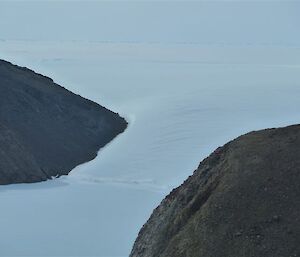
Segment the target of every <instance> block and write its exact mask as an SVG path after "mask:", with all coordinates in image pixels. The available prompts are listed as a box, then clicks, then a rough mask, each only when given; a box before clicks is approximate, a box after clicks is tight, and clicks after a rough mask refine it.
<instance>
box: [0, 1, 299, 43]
mask: <svg viewBox="0 0 300 257" xmlns="http://www.w3.org/2000/svg"><path fill="white" fill-rule="evenodd" d="M299 13H300V1H213V2H212V1H210V2H209V1H200V2H199V1H198V2H197V1H193V2H188V1H181V2H175V1H164V2H163V1H142V2H137V1H136V2H134V1H1V0H0V39H33V40H88V41H139V42H164V43H165V42H194V43H226V44H240V43H244V44H300V33H299V28H300V15H299Z"/></svg>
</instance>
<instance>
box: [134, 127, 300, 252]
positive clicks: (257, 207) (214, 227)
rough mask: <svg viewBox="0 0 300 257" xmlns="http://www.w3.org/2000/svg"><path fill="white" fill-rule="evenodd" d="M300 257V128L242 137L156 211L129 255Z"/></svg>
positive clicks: (206, 163) (217, 153)
mask: <svg viewBox="0 0 300 257" xmlns="http://www.w3.org/2000/svg"><path fill="white" fill-rule="evenodd" d="M295 256H300V125H295V126H290V127H286V128H278V129H267V130H262V131H257V132H251V133H249V134H246V135H244V136H241V137H239V138H237V139H235V140H233V141H231V142H229V143H228V144H226V145H224V146H223V147H220V148H218V149H217V150H216V151H215V152H214V153H212V154H211V155H210V156H209V157H208V158H206V159H205V160H203V161H202V162H201V163H200V165H199V167H198V169H197V170H196V171H195V172H194V174H193V175H192V176H190V177H189V178H188V179H187V180H186V181H185V182H184V183H183V184H182V185H181V186H179V187H178V188H176V189H174V190H173V191H172V192H171V193H170V194H169V195H168V196H167V197H166V198H165V199H164V200H163V201H162V202H161V204H160V205H159V206H158V207H157V208H156V209H155V210H154V212H153V214H152V215H151V217H150V219H149V220H148V221H147V223H146V224H145V225H144V226H143V228H142V229H141V231H140V233H139V235H138V238H137V239H136V242H135V244H134V247H133V250H132V252H131V255H130V257H295Z"/></svg>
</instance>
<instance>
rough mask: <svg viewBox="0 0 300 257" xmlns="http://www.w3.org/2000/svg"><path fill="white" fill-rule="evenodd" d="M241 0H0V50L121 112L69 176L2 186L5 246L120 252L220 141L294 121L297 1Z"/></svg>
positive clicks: (299, 60) (1, 242)
mask: <svg viewBox="0 0 300 257" xmlns="http://www.w3.org/2000/svg"><path fill="white" fill-rule="evenodd" d="M244 2H245V1H219V2H216V1H213V2H200V3H195V2H193V3H185V2H183V1H182V2H176V3H174V4H172V3H170V2H164V3H162V2H157V3H155V2H149V1H148V2H145V3H137V2H130V3H127V2H125V1H122V3H123V4H120V2H112V3H111V2H103V3H102V4H101V3H100V2H94V1H91V2H89V3H88V4H83V1H82V2H80V1H78V2H69V1H65V2H61V1H60V2H51V1H47V2H43V3H41V2H39V3H37V2H36V1H31V2H28V1H27V2H26V1H22V2H15V1H1V2H0V31H1V34H0V38H2V39H3V40H0V58H2V59H6V60H9V61H11V62H13V63H16V64H18V65H21V66H27V67H30V68H31V69H34V70H35V71H37V72H40V73H42V74H44V75H47V76H49V77H51V78H53V79H54V81H55V82H57V83H58V84H60V85H62V86H64V87H66V88H68V89H70V90H71V91H73V92H75V93H78V94H80V95H82V96H84V97H86V98H89V99H92V100H94V101H96V102H98V103H100V104H102V105H105V106H106V107H108V108H110V109H112V110H114V111H116V112H119V113H120V114H121V115H123V116H124V117H126V118H127V119H128V121H129V123H130V124H129V127H128V129H127V130H126V131H125V133H123V134H122V135H120V136H118V137H117V138H116V139H115V140H113V142H112V143H111V144H109V145H108V146H107V147H105V148H104V149H101V151H100V153H99V156H98V157H97V158H96V159H95V160H94V161H92V162H89V163H86V164H83V165H81V166H79V167H77V168H76V169H74V170H73V171H72V172H71V174H70V175H69V176H66V177H62V178H59V179H55V180H52V181H48V182H43V183H38V184H30V185H10V186H1V187H0V204H1V214H0V228H1V232H0V249H1V250H0V256H17V255H18V256H99V257H112V256H114V257H117V256H122V257H124V256H128V254H129V251H130V249H131V246H132V244H133V240H134V239H135V237H136V236H137V233H138V230H139V229H140V227H141V226H142V224H143V223H144V222H145V221H146V220H147V218H148V217H149V215H150V214H151V212H152V210H153V208H154V207H155V206H156V205H157V204H158V203H159V202H160V201H161V199H162V198H163V197H164V195H165V194H167V193H168V192H169V191H170V190H171V188H173V187H174V186H177V185H179V184H180V183H181V182H182V181H183V180H184V179H185V178H186V177H187V176H188V175H190V174H192V172H193V170H194V169H195V168H196V167H197V165H198V164H199V161H200V160H201V159H203V158H204V157H205V156H207V155H208V154H209V153H210V152H211V151H213V150H214V149H215V148H216V147H218V146H220V145H222V144H224V143H226V142H227V141H228V140H230V139H233V138H234V137H236V136H238V135H240V134H243V133H245V132H248V131H250V130H255V129H261V128H266V127H278V126H285V125H289V124H294V123H299V116H300V115H299V108H300V101H299V99H300V76H299V74H300V42H299V41H300V39H299V33H298V28H299V26H298V25H299V15H298V13H299V6H300V5H299V3H297V2H295V1H293V2H290V1H286V2H279V1H278V2H272V1H264V2H258V1H248V2H245V3H244ZM70 3H72V5H70ZM124 7H126V8H124ZM79 14H84V15H79ZM154 16H155V17H156V18H155V19H152V17H154ZM254 16H255V19H253V17H254ZM66 17H68V19H66ZM178 17H180V18H178ZM13 21H14V22H13ZM41 39H42V40H41ZM104 41H108V42H104ZM125 41H130V42H125Z"/></svg>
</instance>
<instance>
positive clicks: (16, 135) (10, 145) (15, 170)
mask: <svg viewBox="0 0 300 257" xmlns="http://www.w3.org/2000/svg"><path fill="white" fill-rule="evenodd" d="M126 127H127V122H126V121H125V120H124V119H123V118H121V117H120V116H119V115H118V114H116V113H114V112H112V111H110V110H107V109H106V108H104V107H102V106H100V105H98V104H96V103H94V102H92V101H89V100H87V99H85V98H82V97H81V96H79V95H75V94H73V93H72V92H70V91H68V90H67V89H65V88H63V87H61V86H59V85H57V84H56V83H54V82H53V80H52V79H50V78H48V77H45V76H43V75H40V74H37V73H35V72H33V71H31V70H29V69H27V68H23V67H19V66H16V65H12V64H11V63H9V62H6V61H3V60H0V184H10V183H23V182H25V183H29V182H38V181H43V180H47V179H49V178H51V177H53V176H60V175H65V174H68V173H69V172H70V171H71V170H72V169H73V168H74V167H75V166H77V165H79V164H81V163H84V162H87V161H89V160H92V159H93V158H95V157H96V155H97V151H98V150H99V149H100V148H101V147H103V146H104V145H105V144H107V143H108V142H110V141H111V140H112V139H113V138H114V137H115V136H117V135H118V134H120V133H122V132H123V131H124V130H125V128H126Z"/></svg>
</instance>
